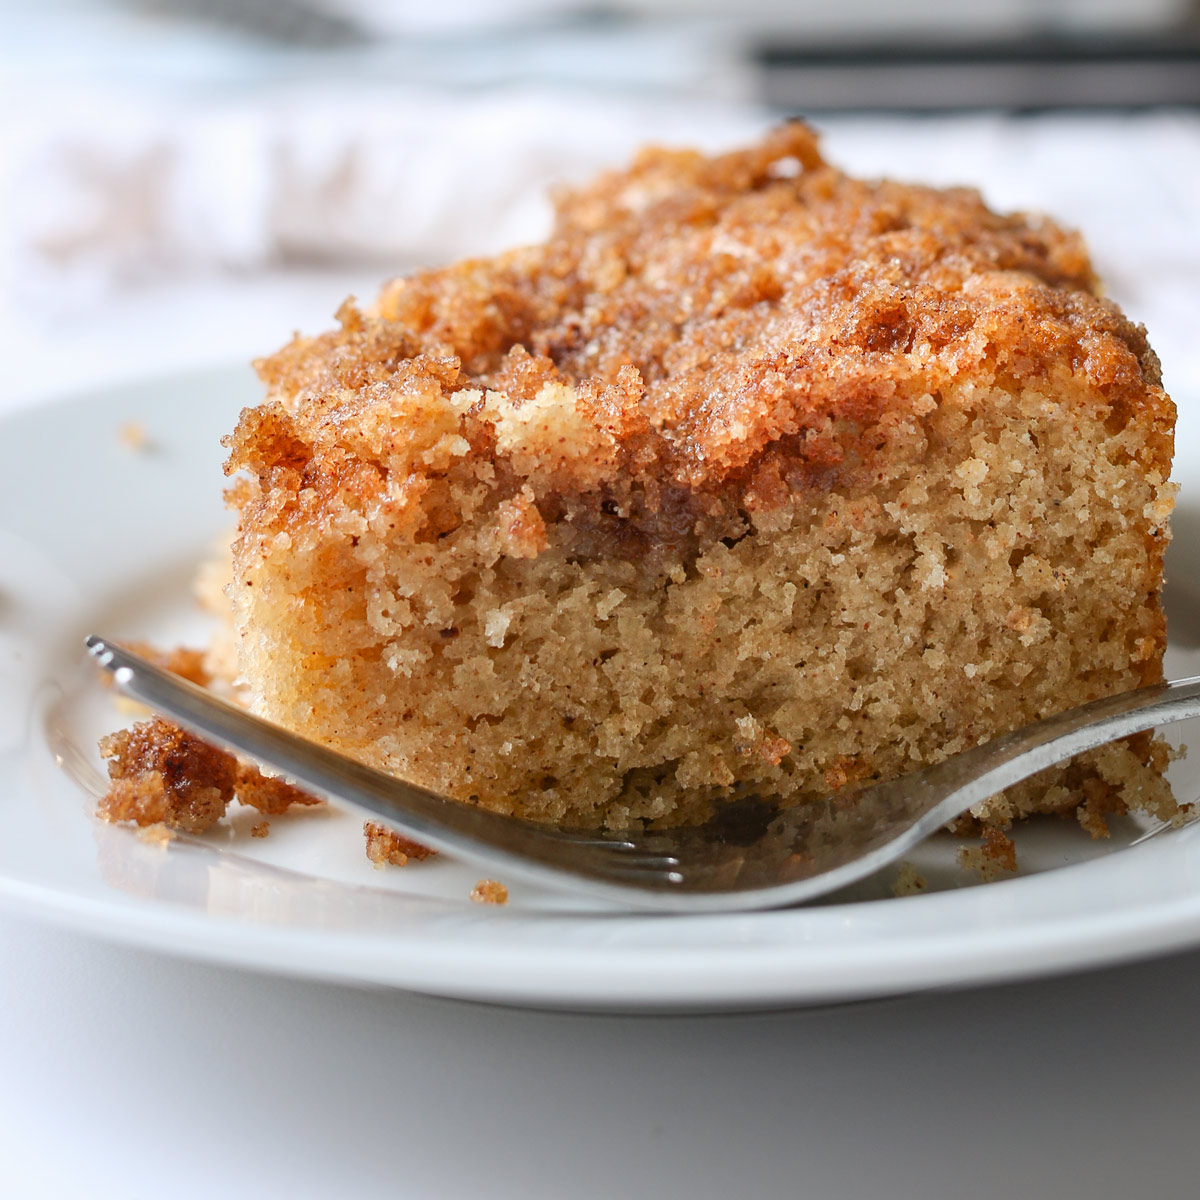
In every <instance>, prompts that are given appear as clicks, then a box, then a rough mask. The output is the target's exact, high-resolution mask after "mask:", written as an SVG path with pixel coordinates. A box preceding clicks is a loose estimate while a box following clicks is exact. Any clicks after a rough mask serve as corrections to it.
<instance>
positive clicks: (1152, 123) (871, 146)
mask: <svg viewBox="0 0 1200 1200" xmlns="http://www.w3.org/2000/svg"><path fill="white" fill-rule="evenodd" d="M1194 16H1195V6H1194V5H1192V4H1191V3H1190V0H994V2H993V3H989V4H987V5H965V4H961V3H958V2H957V0H909V2H908V3H904V4H891V3H883V2H882V0H845V2H843V3H840V4H837V5H830V4H827V3H816V2H813V0H809V2H807V3H784V2H782V0H747V2H744V3H740V4H738V5H736V6H731V5H729V4H724V3H719V2H718V0H626V2H624V3H610V4H596V3H591V4H583V3H581V2H571V0H503V2H501V3H488V2H486V0H446V2H444V3H438V4H429V3H419V2H416V0H212V2H210V3H205V2H203V0H107V2H90V3H89V2H86V0H43V3H41V4H38V5H24V4H21V3H19V2H18V0H8V3H6V4H4V5H0V100H2V101H3V103H2V104H0V114H3V115H0V403H7V404H13V403H18V402H20V401H21V400H23V399H28V398H32V397H35V396H38V395H45V394H47V393H50V392H56V391H62V390H64V389H72V388H78V387H82V386H87V385H90V384H93V383H98V382H107V381H111V380H116V379H120V378H124V377H128V376H130V375H134V374H153V373H156V372H161V371H164V370H171V369H176V368H181V367H188V366H195V365H202V364H211V363H218V362H228V361H232V360H245V359H246V358H249V357H251V356H253V355H256V354H259V353H264V352H267V351H269V350H271V349H272V348H274V347H275V346H276V345H277V344H279V343H280V342H281V341H282V340H283V339H285V338H286V337H287V336H289V335H290V333H291V331H292V330H293V329H294V328H296V327H302V328H305V329H314V328H318V327H321V326H324V325H326V324H327V323H328V322H329V320H330V317H331V314H332V312H333V311H334V309H335V308H336V307H337V305H338V303H339V301H340V300H341V299H342V297H343V296H344V295H345V294H347V293H348V292H354V293H357V294H359V295H369V294H371V293H372V292H373V291H374V290H375V288H376V286H377V285H378V283H379V281H380V280H382V279H383V278H385V277H386V276H388V275H389V274H393V273H396V272H398V271H402V270H405V269H408V268H411V267H413V266H416V265H426V264H432V263H437V262H442V261H445V260H447V259H450V258H453V257H456V256H459V255H462V254H466V253H483V252H487V251H491V250H495V249H498V248H500V247H502V246H505V245H508V244H512V243H514V242H517V241H522V240H527V239H530V238H535V237H537V236H538V234H539V233H540V231H541V230H542V229H543V228H544V226H545V222H546V220H547V218H548V212H549V208H548V204H547V202H546V200H545V191H546V188H547V187H548V186H549V185H550V184H552V183H554V182H557V181H562V180H568V181H569V180H577V179H581V178H585V177H586V176H587V175H588V174H589V173H590V172H592V171H593V170H596V169H598V168H600V167H603V166H606V165H612V164H618V163H620V162H622V161H624V160H625V159H626V158H627V157H628V156H629V154H630V153H631V152H632V150H633V149H634V148H635V147H636V146H637V145H638V144H640V143H642V142H645V141H649V140H654V141H664V142H670V143H678V144H694V145H702V146H706V147H714V148H715V147H720V146H724V145H730V144H733V143H736V142H737V141H739V140H742V139H745V138H747V137H750V136H753V135H754V134H755V133H756V132H757V131H758V130H760V129H761V128H762V127H763V126H764V125H765V124H767V123H768V122H770V121H771V120H774V119H777V118H778V116H780V115H781V114H782V113H784V112H791V111H795V110H796V106H795V105H788V104H783V105H780V103H779V101H780V99H781V98H786V97H788V96H799V97H801V98H804V99H806V100H807V103H806V104H805V105H804V106H802V111H805V112H807V113H809V114H811V115H812V117H813V119H814V120H815V121H816V123H817V124H818V126H819V127H820V128H821V129H822V130H823V132H824V133H825V135H826V144H827V153H828V154H829V156H830V157H831V158H832V159H833V160H834V161H837V162H839V163H841V164H843V165H845V166H846V167H847V168H848V169H851V170H854V171H857V172H861V173H865V174H868V175H872V174H893V175H897V176H900V177H909V178H914V179H923V180H929V181H931V182H945V183H972V184H976V185H978V186H980V187H982V189H983V190H984V193H985V195H986V196H987V198H988V199H989V200H990V201H991V202H992V203H993V204H995V205H997V206H999V207H1002V208H1012V207H1031V208H1036V209H1041V210H1045V211H1049V212H1051V213H1053V214H1055V215H1056V216H1058V217H1060V218H1061V219H1062V220H1063V221H1065V222H1067V223H1069V224H1074V225H1077V226H1079V227H1081V228H1082V229H1083V230H1084V232H1085V233H1086V234H1087V235H1088V236H1089V238H1090V240H1091V242H1092V245H1093V248H1094V251H1095V254H1096V257H1097V260H1098V262H1099V265H1100V267H1101V270H1102V272H1103V273H1104V274H1105V275H1106V277H1107V278H1108V279H1109V281H1110V285H1111V288H1112V290H1113V293H1114V295H1116V296H1117V298H1118V299H1120V300H1121V301H1122V302H1123V303H1125V304H1126V305H1127V306H1128V307H1129V308H1130V309H1131V310H1132V311H1133V312H1134V314H1135V315H1137V316H1139V317H1140V318H1141V319H1144V320H1145V321H1146V322H1147V324H1148V325H1149V326H1150V329H1151V332H1152V334H1153V336H1154V338H1155V342H1156V344H1157V345H1158V346H1159V349H1160V353H1161V355H1162V357H1163V359H1164V362H1165V363H1166V364H1167V370H1168V378H1169V380H1170V381H1172V382H1173V383H1174V384H1175V387H1176V389H1177V390H1178V389H1179V388H1182V389H1183V390H1184V391H1190V390H1193V389H1194V388H1195V387H1196V381H1197V380H1198V379H1200V361H1198V359H1197V353H1198V351H1197V349H1196V347H1195V346H1194V345H1193V338H1192V337H1191V336H1190V328H1189V326H1190V320H1189V319H1188V317H1187V313H1188V310H1189V308H1190V309H1192V310H1193V311H1194V302H1195V300H1196V291H1195V288H1194V284H1193V282H1192V281H1193V279H1194V278H1195V277H1196V274H1197V273H1198V271H1200V250H1198V248H1197V238H1198V236H1200V235H1198V234H1197V231H1196V222H1195V220H1194V219H1193V215H1192V214H1193V211H1194V207H1195V203H1194V196H1195V195H1196V194H1197V189H1198V187H1200V118H1198V117H1197V110H1196V109H1195V108H1194V107H1192V108H1188V107H1184V106H1179V105H1175V106H1173V107H1166V108H1163V107H1158V106H1154V105H1153V104H1152V102H1153V101H1154V100H1155V99H1162V98H1164V97H1167V98H1169V97H1171V96H1176V95H1178V94H1183V93H1180V90H1179V89H1180V88H1183V89H1184V92H1185V93H1186V89H1187V87H1194V88H1196V89H1197V95H1196V99H1198V100H1200V65H1198V64H1200V58H1198V57H1195V56H1194V55H1191V56H1190V57H1189V56H1188V55H1187V54H1185V56H1184V57H1183V58H1182V59H1180V58H1179V53H1180V50H1181V48H1182V49H1183V50H1184V51H1187V52H1188V53H1190V49H1191V48H1194V47H1195V45H1196V42H1195V35H1194V30H1195V28H1196V25H1195V20H1194ZM931 48H932V49H933V50H934V51H936V53H935V54H934V56H933V58H932V59H931V58H930V50H931ZM1047 48H1049V50H1050V51H1052V52H1053V53H1054V54H1056V55H1058V58H1057V59H1055V60H1054V61H1051V62H1047V61H1045V56H1046V53H1047ZM897 55H898V56H899V58H898V61H897V60H896V57H895V56H897ZM1039 55H1041V59H1040V60H1039V57H1038V56H1039ZM922 56H924V57H922ZM1126 58H1132V59H1135V60H1136V61H1134V62H1132V64H1131V63H1129V62H1125V61H1124V59H1126ZM1080 59H1082V61H1077V60H1080ZM1116 59H1121V61H1120V62H1116V61H1115V60H1116ZM1118 67H1119V68H1120V69H1119V70H1118V69H1117V68H1118ZM1181 71H1182V73H1181ZM1097 72H1099V74H1097ZM1097 80H1099V82H1097ZM1189 81H1190V82H1189ZM964 87H965V88H966V89H967V90H966V92H965V93H964V92H963V88H964ZM972 89H973V90H972ZM1048 89H1049V91H1048ZM1059 93H1061V94H1062V96H1063V104H1064V105H1065V107H1057V108H1056V109H1055V110H1054V111H1050V112H1039V111H1030V110H1036V109H1037V108H1038V104H1039V97H1041V98H1044V97H1045V96H1047V95H1051V94H1056V95H1057V94H1059ZM998 95H999V96H1007V97H1008V99H1009V101H1010V102H1009V103H1007V104H1006V105H1004V106H1003V107H1001V108H995V107H990V108H988V107H983V108H981V107H980V104H983V103H985V102H987V101H988V100H989V98H994V97H995V96H998ZM1109 95H1112V96H1114V97H1117V98H1124V99H1123V101H1122V104H1121V106H1120V107H1116V108H1114V107H1112V106H1111V105H1109V106H1104V107H1097V104H1098V103H1099V104H1101V105H1103V104H1104V102H1105V99H1106V97H1108V96H1109ZM964 96H965V97H966V103H965V105H964V104H963V103H959V101H962V99H963V97H964ZM1130 96H1132V97H1133V99H1134V101H1136V103H1134V102H1129V99H1128V98H1129V97H1130ZM881 97H882V100H881ZM971 97H977V98H978V102H977V103H973V102H971ZM948 99H949V100H950V101H955V106H954V107H952V108H951V109H950V110H947V109H946V107H945V104H946V102H947V100H948ZM880 104H883V107H882V108H880V107H879V105H880ZM898 105H899V106H902V107H899V108H898V107H897V106H898ZM872 106H874V107H872Z"/></svg>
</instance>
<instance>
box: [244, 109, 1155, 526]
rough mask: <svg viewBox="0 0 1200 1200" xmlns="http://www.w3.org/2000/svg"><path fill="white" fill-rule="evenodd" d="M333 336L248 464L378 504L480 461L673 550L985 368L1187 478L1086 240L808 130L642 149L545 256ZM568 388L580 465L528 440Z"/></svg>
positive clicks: (269, 409)
mask: <svg viewBox="0 0 1200 1200" xmlns="http://www.w3.org/2000/svg"><path fill="white" fill-rule="evenodd" d="M339 316H340V318H341V322H342V325H341V328H340V329H339V330H337V331H335V332H332V333H327V334H324V335H321V336H319V337H315V338H299V337H298V338H297V339H295V340H294V341H293V342H292V343H291V344H290V345H289V346H288V347H286V348H285V349H284V350H282V351H280V352H279V353H278V354H276V355H275V356H273V357H272V358H269V359H265V360H263V361H262V362H261V363H260V364H259V370H260V374H261V375H262V377H263V379H264V381H265V382H266V383H267V385H268V387H269V388H270V390H271V392H272V394H273V396H274V397H275V398H276V402H275V403H272V404H268V405H266V406H264V407H263V408H261V409H259V410H251V411H248V412H247V414H245V415H244V417H243V420H242V423H241V425H240V426H239V429H238V431H237V433H236V434H235V435H234V437H233V438H232V439H231V449H232V455H231V467H232V468H234V469H237V468H246V469H249V470H250V471H251V472H253V473H254V474H256V475H259V476H260V477H265V476H267V475H271V476H272V477H273V478H274V479H275V480H276V481H277V480H278V476H279V474H280V473H281V472H291V473H293V474H295V476H296V484H297V488H298V489H299V488H312V489H315V490H316V491H317V492H318V493H328V492H329V491H331V490H340V489H350V490H351V491H353V492H355V493H356V494H358V495H360V496H362V495H365V494H368V493H372V492H378V491H379V490H380V489H381V488H382V487H383V486H384V480H385V479H386V477H387V476H388V474H389V472H392V473H395V472H397V471H402V472H403V474H404V476H405V477H406V478H408V479H409V480H410V481H415V480H416V479H418V478H426V479H433V480H436V479H437V478H438V477H439V476H440V475H442V474H444V472H445V470H446V467H447V462H448V461H454V462H455V463H461V462H463V461H470V460H473V459H480V460H484V461H488V462H495V463H496V464H497V469H498V471H500V472H501V473H502V474H504V475H506V476H511V479H512V489H511V490H512V492H513V493H514V494H515V493H517V492H518V491H519V490H520V488H521V487H522V486H525V485H526V484H532V486H533V491H534V492H535V493H536V496H537V501H538V503H539V505H540V506H541V507H543V508H545V507H546V505H547V503H548V502H547V499H546V497H547V496H548V495H549V494H551V493H554V494H557V495H561V494H562V493H564V492H582V493H588V494H597V495H601V494H607V493H612V494H613V495H614V496H615V502H616V504H617V505H618V507H622V508H628V507H629V506H630V505H631V504H632V505H633V507H635V508H640V509H643V510H645V511H644V512H642V513H641V517H642V520H641V522H640V523H641V524H645V523H646V522H647V520H648V519H649V518H650V517H654V520H653V522H652V524H653V525H654V527H655V533H656V534H657V533H659V532H661V529H660V526H661V525H662V523H663V520H664V519H669V516H670V511H671V509H672V507H673V506H674V507H675V508H677V509H678V508H680V507H681V506H682V507H686V508H687V510H688V518H689V519H694V517H695V513H696V511H697V507H699V509H701V510H702V509H703V507H704V506H703V503H699V502H698V501H697V495H698V494H703V493H705V492H713V491H716V492H721V493H723V494H724V498H726V499H729V500H732V502H733V503H735V504H741V503H743V502H744V501H745V500H746V498H747V496H749V498H750V500H751V501H752V502H754V503H757V504H759V505H760V506H761V505H763V504H769V503H771V497H772V493H773V492H774V493H779V492H780V490H781V489H784V488H789V489H794V488H795V487H796V486H798V485H799V484H812V483H816V484H820V483H822V482H828V480H829V478H830V476H831V474H837V473H840V472H845V471H848V470H861V471H864V472H869V471H870V469H871V466H872V462H873V460H874V458H875V456H877V455H879V454H886V452H887V448H888V445H889V442H890V440H891V434H892V432H893V429H894V426H895V425H896V424H897V422H900V421H902V420H903V418H904V416H905V415H906V414H908V413H910V412H911V411H912V409H913V406H914V405H915V404H917V403H919V402H921V401H922V399H923V398H924V397H926V396H928V395H929V394H931V393H932V394H933V395H934V396H935V397H937V396H938V395H939V394H940V392H941V391H942V390H943V389H944V388H947V387H948V386H949V385H951V384H952V383H953V381H954V380H955V379H957V378H959V377H961V376H963V375H964V374H965V373H967V372H972V373H974V374H976V375H979V376H984V377H990V378H991V379H994V380H995V381H998V382H999V383H1000V384H1001V385H1005V384H1008V385H1011V386H1022V385H1024V384H1026V383H1028V382H1029V381H1030V380H1031V379H1042V380H1045V381H1047V383H1048V384H1050V385H1053V384H1054V383H1055V381H1056V380H1057V379H1063V378H1066V377H1073V378H1074V380H1075V381H1076V382H1077V383H1080V384H1082V383H1084V382H1086V383H1087V384H1088V385H1090V387H1091V388H1092V389H1093V390H1094V392H1095V394H1096V395H1098V396H1099V397H1100V398H1101V402H1102V403H1103V404H1104V405H1106V406H1107V408H1108V409H1109V410H1110V413H1109V417H1110V419H1111V420H1112V421H1113V422H1116V423H1117V424H1118V425H1124V424H1125V423H1127V422H1129V421H1130V420H1134V419H1136V420H1138V421H1141V422H1143V423H1145V425H1146V432H1147V436H1146V438H1145V453H1146V454H1147V455H1148V456H1151V457H1150V458H1148V459H1147V461H1155V462H1157V463H1160V464H1161V465H1162V469H1163V471H1164V473H1165V471H1166V469H1167V464H1168V463H1169V459H1170V451H1171V444H1170V427H1171V424H1172V421H1173V410H1172V409H1171V406H1170V402H1169V401H1168V400H1167V399H1166V397H1165V396H1164V395H1163V393H1162V391H1161V389H1160V388H1159V386H1158V383H1159V376H1158V366H1157V361H1156V360H1155V358H1154V356H1153V354H1152V352H1151V351H1150V350H1149V348H1148V347H1147V345H1146V340H1145V335H1144V332H1143V331H1142V330H1141V329H1140V328H1138V327H1136V326H1134V325H1132V324H1131V323H1130V322H1129V321H1127V320H1126V319H1125V318H1124V317H1123V316H1122V315H1121V314H1120V312H1119V311H1118V310H1117V309H1116V308H1115V307H1114V306H1113V305H1111V304H1109V303H1108V302H1106V301H1104V300H1103V299H1101V298H1099V297H1098V296H1097V295H1096V281H1095V277H1094V275H1093V273H1092V268H1091V265H1090V262H1089V260H1088V257H1087V254H1086V251H1085V250H1084V248H1083V245H1082V242H1081V241H1080V239H1079V238H1078V236H1077V235H1075V234H1073V233H1069V232H1066V231H1064V230H1062V229H1060V228H1059V227H1058V226H1056V225H1055V224H1053V223H1052V222H1050V221H1046V220H1040V219H1036V218H1031V217H1027V216H1023V215H1014V216H1000V215H997V214H995V213H992V212H991V211H990V210H988V209H987V207H986V206H985V205H984V204H983V202H982V200H981V199H980V197H979V195H978V194H977V193H976V192H974V191H970V190H967V189H951V190H935V189H931V188H924V187H916V186H910V185H905V184H897V183H891V182H876V183H871V182H862V181H858V180H854V179H850V178H848V177H846V176H845V175H843V174H842V173H841V172H839V171H837V170H836V169H834V168H832V167H830V166H828V165H827V164H826V163H824V161H823V160H822V159H821V157H820V154H819V152H818V150H817V146H816V141H815V138H814V136H813V134H812V132H811V131H810V130H809V129H807V128H806V127H805V126H803V125H800V124H798V123H792V124H788V125H785V126H783V127H781V128H779V129H777V130H776V131H774V132H773V133H772V134H771V135H769V136H768V137H767V138H766V139H764V141H763V142H762V143H760V144H759V145H757V146H754V147H752V148H750V149H747V150H743V151H739V152H736V153H731V154H727V155H723V156H719V157H715V158H706V157H704V156H702V155H699V154H696V153H692V152H668V151H662V150H650V151H646V152H643V154H642V155H641V156H640V157H639V158H638V159H637V161H636V162H635V163H634V165H633V166H632V167H631V168H630V169H629V170H627V171H624V172H619V173H613V174H609V175H606V176H603V177H602V178H601V179H599V180H598V181H597V182H596V183H594V184H593V185H592V186H591V187H589V188H586V189H583V190H580V191H577V192H573V193H567V194H565V195H564V196H562V197H561V198H560V200H559V205H558V220H557V223H556V226H555V228H554V231H553V233H552V235H551V236H550V238H549V239H548V240H547V241H546V242H545V243H544V244H543V245H540V246H537V247H532V248H526V249H521V250H517V251H513V252H511V253H508V254H504V255H500V256H498V257H496V258H493V259H483V260H473V261H468V262H464V263H460V264H457V265H455V266H451V267H447V268H444V269H442V270H438V271H427V272H423V273H420V274H417V275H415V276H412V277H410V278H407V279H402V280H398V281H396V282H394V283H392V284H391V285H389V286H388V287H387V288H385V289H384V291H383V293H382V295H381V297H380V299H379V302H378V306H377V311H376V313H375V314H373V315H367V314H363V313H361V312H359V311H358V310H357V309H356V308H354V307H353V306H352V305H351V304H349V303H348V304H347V305H346V306H344V307H343V310H342V311H341V313H340V314H339ZM563 385H565V386H566V387H567V388H569V389H570V391H571V393H573V395H572V397H571V400H570V404H571V406H572V410H573V411H572V420H573V421H574V422H575V426H573V427H572V429H571V430H570V431H569V432H570V434H571V439H570V440H571V441H572V442H574V443H575V445H573V447H572V448H571V449H570V451H569V452H568V453H565V454H564V455H563V456H562V457H561V459H560V460H559V461H552V459H553V455H552V453H551V452H550V451H549V447H551V446H552V445H553V444H554V440H553V437H552V436H551V437H540V436H539V430H538V429H536V428H534V429H530V428H527V427H526V426H528V425H529V421H528V413H529V411H530V406H531V405H536V402H537V401H538V399H539V397H540V396H544V395H546V389H547V388H549V389H551V391H552V392H553V390H554V389H555V388H559V387H562V386H563ZM555 399H556V402H559V403H561V401H562V396H561V395H559V396H556V397H555ZM435 411H436V412H438V413H440V414H441V415H442V417H443V418H444V420H443V422H442V424H443V425H444V429H443V430H442V433H443V435H444V436H443V437H442V438H441V442H440V443H431V444H430V445H427V446H426V445H422V446H421V447H419V448H418V449H419V451H420V452H419V453H415V454H412V453H407V452H406V450H405V448H404V447H403V445H400V444H398V439H400V438H402V435H403V430H404V427H405V426H411V424H412V423H414V422H415V421H423V420H426V419H427V418H429V416H430V414H431V413H433V412H435ZM514 420H515V422H516V424H517V425H520V426H521V427H520V428H518V429H516V430H515V431H514V430H512V429H508V433H507V437H506V429H507V427H508V426H509V425H512V424H513V423H514ZM435 424H436V421H435ZM578 426H582V427H583V431H584V434H586V436H582V435H581V434H580V429H579V428H578ZM542 432H545V431H542ZM550 433H551V434H554V433H559V434H560V440H561V431H559V430H557V429H555V430H551V431H550ZM455 438H458V439H462V440H463V445H462V446H461V447H459V446H451V447H448V446H447V445H446V444H445V443H447V441H448V440H453V439H455ZM631 487H632V492H633V493H636V495H634V496H633V498H632V499H630V496H631ZM677 493H681V494H682V496H683V499H682V500H681V497H680V494H677ZM543 515H545V516H547V517H550V518H552V517H553V516H554V515H555V514H554V513H552V512H549V513H544V514H543ZM631 518H632V520H633V522H634V524H638V523H639V519H638V518H639V514H638V513H637V512H634V513H632V514H631ZM668 523H669V520H668Z"/></svg>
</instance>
